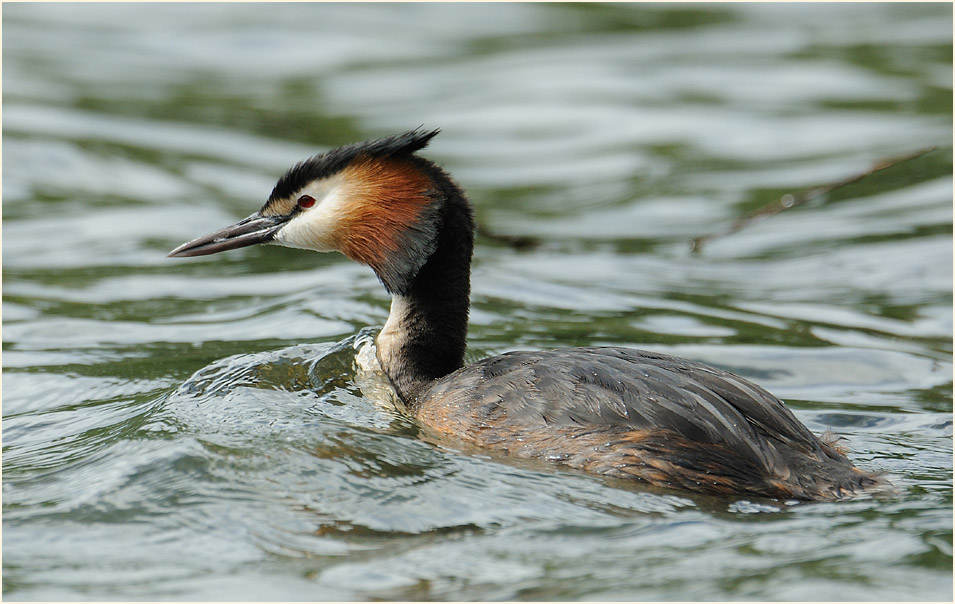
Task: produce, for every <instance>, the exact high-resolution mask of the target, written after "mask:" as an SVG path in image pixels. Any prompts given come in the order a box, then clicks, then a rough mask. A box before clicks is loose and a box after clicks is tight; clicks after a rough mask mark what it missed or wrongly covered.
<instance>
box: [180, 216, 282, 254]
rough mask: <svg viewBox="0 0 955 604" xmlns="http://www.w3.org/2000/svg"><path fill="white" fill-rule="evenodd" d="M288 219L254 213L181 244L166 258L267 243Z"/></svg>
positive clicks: (211, 252)
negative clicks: (230, 224)
mask: <svg viewBox="0 0 955 604" xmlns="http://www.w3.org/2000/svg"><path fill="white" fill-rule="evenodd" d="M289 218H290V216H262V215H260V214H259V213H258V212H256V213H255V214H252V215H251V216H249V217H248V218H245V219H243V220H240V221H239V222H237V223H235V224H233V225H232V226H227V227H226V228H224V229H219V230H218V231H215V232H214V233H209V234H208V235H203V236H202V237H199V238H198V239H193V240H192V241H189V242H187V243H183V244H182V245H180V246H179V247H177V248H176V249H174V250H173V251H171V252H169V254H168V256H167V257H168V258H188V257H190V256H207V255H209V254H216V253H218V252H224V251H226V250H234V249H236V248H240V247H246V246H249V245H255V244H256V243H268V242H269V241H271V240H272V237H274V236H275V233H276V231H278V230H279V229H280V228H282V226H283V225H284V224H285V223H286V222H288V221H289Z"/></svg>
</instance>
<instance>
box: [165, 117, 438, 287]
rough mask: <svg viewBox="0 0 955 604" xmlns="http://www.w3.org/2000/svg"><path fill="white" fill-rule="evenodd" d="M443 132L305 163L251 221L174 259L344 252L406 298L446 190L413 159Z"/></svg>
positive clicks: (182, 249)
mask: <svg viewBox="0 0 955 604" xmlns="http://www.w3.org/2000/svg"><path fill="white" fill-rule="evenodd" d="M437 133H438V131H437V130H432V131H420V130H412V131H410V132H406V133H404V134H399V135H396V136H391V137H388V138H383V139H379V140H373V141H366V142H362V143H355V144H352V145H347V146H344V147H340V148H338V149H334V150H332V151H328V152H327V153H323V154H320V155H316V156H314V157H311V158H309V159H306V160H305V161H302V162H299V163H298V164H296V165H294V166H293V167H292V168H290V169H289V170H288V172H286V173H285V175H284V176H282V178H280V179H279V181H278V182H277V183H276V185H275V188H274V189H273V190H272V194H271V195H270V196H269V199H268V201H266V202H265V205H263V206H262V208H261V209H260V210H259V211H258V212H256V213H255V214H252V215H251V216H249V217H248V218H245V219H244V220H241V221H239V222H237V223H236V224H233V225H231V226H228V227H226V228H224V229H220V230H218V231H215V232H213V233H209V234H208V235H205V236H203V237H199V238H198V239H194V240H192V241H190V242H188V243H184V244H182V245H180V246H179V247H177V248H176V249H174V250H173V251H171V252H170V253H169V256H170V257H173V258H184V257H189V256H205V255H208V254H215V253H218V252H224V251H226V250H232V249H236V248H240V247H246V246H249V245H253V244H257V243H273V244H277V245H283V246H286V247H294V248H301V249H308V250H315V251H319V252H329V251H338V252H341V253H343V254H344V255H345V256H347V257H349V258H351V259H352V260H356V261H358V262H361V263H363V264H367V265H369V266H371V267H372V268H373V269H374V271H375V273H376V274H377V275H378V277H379V278H380V279H381V281H382V283H383V284H384V285H385V287H386V288H387V289H388V291H390V292H392V293H403V290H404V289H405V288H407V286H408V284H409V283H410V281H411V279H412V278H414V276H415V274H417V272H418V270H419V269H420V268H421V267H422V266H423V265H424V263H425V262H426V261H427V259H428V258H429V257H430V256H431V254H432V253H433V252H434V250H435V246H436V245H437V243H436V241H437V229H438V224H437V223H438V220H439V219H438V213H439V209H440V202H441V193H440V189H441V187H438V186H436V184H435V183H434V182H433V178H432V174H433V173H434V172H433V170H430V169H429V168H428V167H429V166H431V165H432V164H430V162H428V161H427V160H424V159H422V158H420V157H417V156H415V155H414V153H415V152H416V151H418V150H420V149H423V148H424V147H425V146H426V145H427V144H428V142H429V141H430V140H431V138H432V137H434V136H435V135H436V134H437Z"/></svg>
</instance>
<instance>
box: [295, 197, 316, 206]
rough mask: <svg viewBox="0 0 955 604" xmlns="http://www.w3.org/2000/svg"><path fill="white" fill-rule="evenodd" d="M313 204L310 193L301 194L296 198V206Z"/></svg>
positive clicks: (313, 199) (313, 200)
mask: <svg viewBox="0 0 955 604" xmlns="http://www.w3.org/2000/svg"><path fill="white" fill-rule="evenodd" d="M313 205H315V198H314V197H312V196H311V195H302V196H301V197H299V198H298V207H300V208H302V209H305V208H310V207H312V206H313Z"/></svg>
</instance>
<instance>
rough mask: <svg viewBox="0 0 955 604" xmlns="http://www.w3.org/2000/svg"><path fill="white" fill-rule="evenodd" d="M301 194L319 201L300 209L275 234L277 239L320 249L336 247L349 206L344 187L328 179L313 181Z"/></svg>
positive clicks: (311, 248)
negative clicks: (343, 192)
mask: <svg viewBox="0 0 955 604" xmlns="http://www.w3.org/2000/svg"><path fill="white" fill-rule="evenodd" d="M299 195H300V196H301V195H311V196H312V197H314V198H315V199H316V200H317V201H318V203H316V204H315V206H313V207H311V208H309V209H307V210H302V211H300V212H299V213H298V214H297V215H296V216H295V218H293V219H292V220H290V221H289V222H288V224H286V225H285V226H284V227H282V228H281V229H280V230H279V231H278V232H277V233H276V234H275V238H274V239H273V243H276V244H278V245H284V246H285V247H294V248H298V249H303V250H315V251H316V252H332V251H336V250H337V247H336V246H335V241H336V240H337V237H336V236H335V233H336V232H337V230H338V226H339V220H340V218H341V216H342V212H343V210H344V206H345V200H344V196H343V195H342V188H341V187H340V186H338V183H335V182H334V181H328V180H326V181H321V182H318V183H313V184H310V185H309V186H307V187H305V188H304V189H302V191H301V192H300V193H299Z"/></svg>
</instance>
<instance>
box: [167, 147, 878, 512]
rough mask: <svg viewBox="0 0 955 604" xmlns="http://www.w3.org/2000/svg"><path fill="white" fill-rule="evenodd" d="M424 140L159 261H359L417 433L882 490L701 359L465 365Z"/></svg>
mask: <svg viewBox="0 0 955 604" xmlns="http://www.w3.org/2000/svg"><path fill="white" fill-rule="evenodd" d="M435 134H437V131H430V132H422V131H418V130H413V131H410V132H406V133H404V134H399V135H396V136H392V137H388V138H385V139H380V140H376V141H368V142H363V143H356V144H353V145H348V146H346V147H341V148H339V149H335V150H332V151H329V152H327V153H323V154H320V155H317V156H315V157H312V158H309V159H307V160H305V161H303V162H301V163H299V164H296V165H295V166H293V167H292V168H291V169H290V170H289V171H288V172H287V173H286V174H285V175H284V176H282V178H280V179H279V181H278V183H277V184H276V185H275V188H274V189H273V191H272V194H271V195H270V196H269V199H268V201H267V202H266V203H265V205H264V206H263V207H262V209H261V210H260V211H259V212H257V213H256V214H253V215H252V216H250V217H248V218H246V219H245V220H243V221H241V222H239V223H238V224H236V225H233V226H231V227H227V228H225V229H222V230H220V231H216V232H214V233H211V234H209V235H206V236H204V237H200V238H198V239H196V240H193V241H190V242H189V243H186V244H183V245H181V246H179V247H178V248H176V249H175V250H173V251H172V252H171V253H170V256H199V255H205V254H212V253H217V252H220V251H225V250H229V249H234V248H238V247H243V246H246V245H251V244H254V243H278V244H280V245H287V246H290V247H300V248H305V249H313V250H316V251H330V250H337V251H340V252H342V253H344V254H345V255H346V256H348V257H349V258H352V259H354V260H356V261H358V262H362V263H364V264H367V265H368V266H370V267H371V268H372V269H373V270H374V271H375V272H376V274H377V275H378V277H379V278H380V279H381V281H382V283H383V284H384V285H385V287H386V289H387V290H388V291H389V293H391V294H392V295H393V300H392V311H391V315H390V316H389V318H388V322H387V323H386V324H385V327H384V329H382V331H381V332H380V333H379V335H378V338H377V345H378V358H379V360H380V362H381V365H382V368H383V369H384V371H385V373H386V374H387V375H388V376H389V378H390V379H391V382H392V384H393V385H394V387H395V390H396V391H397V393H398V395H399V396H400V397H401V398H402V399H403V400H404V401H405V403H407V405H408V407H409V409H411V410H412V412H413V413H414V414H415V417H417V419H418V420H419V421H420V422H421V423H422V424H424V425H426V426H428V427H430V428H431V429H433V430H434V431H436V432H438V433H439V434H442V435H443V437H446V438H450V439H453V440H455V441H457V442H464V443H467V444H469V445H475V446H478V447H482V448H486V449H492V450H496V451H500V452H502V453H506V454H508V455H512V456H515V457H520V458H534V459H544V460H550V461H554V462H556V463H560V464H564V465H566V466H569V467H572V468H576V469H580V470H584V471H588V472H593V473H597V474H604V475H608V476H615V477H619V478H628V479H635V480H638V481H642V482H644V483H648V484H652V485H657V486H662V487H672V488H680V489H688V490H692V491H697V492H703V493H714V494H747V495H755V496H765V497H774V498H795V499H807V500H810V499H835V498H839V497H844V496H848V495H853V494H857V493H862V492H866V491H869V490H875V489H880V488H882V487H884V486H885V483H884V482H883V481H881V480H880V479H878V478H875V477H873V476H871V475H868V474H865V473H863V472H861V471H860V470H858V469H857V468H855V467H854V466H853V465H852V464H851V463H850V462H849V461H848V460H847V459H846V457H845V456H844V455H843V454H842V453H841V452H839V451H837V450H836V449H835V448H834V447H833V446H832V445H831V444H830V443H827V442H825V441H823V440H820V439H819V438H817V437H816V436H814V435H813V434H812V433H811V432H810V431H809V430H808V429H807V428H806V427H805V426H803V425H802V424H801V423H800V422H799V421H798V420H797V419H796V418H795V417H794V416H793V414H792V413H791V412H790V411H789V409H787V408H786V406H785V405H784V404H783V403H782V402H780V401H779V400H778V399H777V398H775V397H774V396H773V395H771V394H769V393H768V392H766V391H765V390H763V389H762V388H760V387H759V386H756V385H755V384H752V383H750V382H748V381H746V380H744V379H742V378H740V377H738V376H735V375H733V374H731V373H728V372H726V371H721V370H719V369H714V368H712V367H709V366H707V365H703V364H701V363H695V362H692V361H687V360H684V359H678V358H675V357H671V356H667V355H662V354H655V353H650V352H643V351H638V350H631V349H625V348H568V349H560V350H551V351H541V352H513V353H508V354H504V355H500V356H497V357H493V358H489V359H485V360H483V361H479V362H478V363H475V364H473V365H470V366H469V367H464V368H462V365H463V362H464V351H465V343H466V336H467V323H468V309H469V295H470V266H471V254H472V250H473V240H474V219H473V212H472V209H471V205H470V203H469V202H468V200H467V198H466V197H465V195H464V193H463V192H462V191H461V189H460V187H458V185H457V184H456V183H455V182H454V181H453V180H452V179H451V177H450V176H449V175H448V174H446V173H445V172H444V171H443V170H441V169H440V168H439V167H438V166H436V165H435V164H433V163H432V162H430V161H428V160H427V159H424V158H422V157H419V156H418V155H416V154H415V152H417V151H419V150H420V149H422V148H424V147H425V146H426V145H427V144H428V142H429V141H430V140H431V138H432V137H434V135H435Z"/></svg>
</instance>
